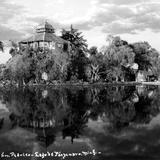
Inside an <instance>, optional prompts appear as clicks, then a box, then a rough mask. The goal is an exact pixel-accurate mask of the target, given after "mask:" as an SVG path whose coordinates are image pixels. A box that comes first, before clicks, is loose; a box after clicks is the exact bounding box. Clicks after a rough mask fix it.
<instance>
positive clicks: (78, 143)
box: [0, 86, 160, 160]
mask: <svg viewBox="0 0 160 160" xmlns="http://www.w3.org/2000/svg"><path fill="white" fill-rule="evenodd" d="M94 151H95V152H96V153H97V154H96V155H94ZM11 152H13V153H15V154H16V153H28V154H35V153H36V152H37V153H47V152H48V153H52V152H53V153H54V156H52V157H51V156H49V155H47V156H46V157H44V159H57V160H58V159H60V160H61V159H62V158H63V157H62V155H61V154H60V153H68V154H69V153H70V154H71V153H81V155H79V156H78V155H75V156H74V157H73V154H72V156H71V155H70V157H65V159H69V160H70V159H71V160H72V159H73V160H77V159H83V160H103V159H106V160H107V159H113V160H119V159H120V160H121V159H122V160H125V159H126V160H132V159H133V160H137V159H140V160H143V159H144V160H148V159H149V160H150V159H160V88H159V87H158V86H106V87H95V88H70V89H68V88H23V89H3V90H2V89H1V90H0V154H1V158H0V159H6V160H10V159H20V160H23V159H34V160H36V159H42V158H41V157H35V156H31V157H19V158H18V157H17V158H15V157H14V156H11V157H10V158H7V157H3V156H4V155H6V156H7V155H11V154H13V153H11ZM55 152H57V154H59V157H58V156H55V154H56V153H55ZM89 152H91V153H92V154H91V153H90V154H88V153H89ZM84 153H87V154H88V155H86V156H85V154H84ZM39 156H40V155H39Z"/></svg>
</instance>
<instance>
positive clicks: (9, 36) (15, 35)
mask: <svg viewBox="0 0 160 160" xmlns="http://www.w3.org/2000/svg"><path fill="white" fill-rule="evenodd" d="M23 36H24V34H23V33H21V32H18V31H15V30H12V29H10V28H7V27H5V26H2V25H0V40H2V41H3V40H18V39H20V38H22V37H23Z"/></svg>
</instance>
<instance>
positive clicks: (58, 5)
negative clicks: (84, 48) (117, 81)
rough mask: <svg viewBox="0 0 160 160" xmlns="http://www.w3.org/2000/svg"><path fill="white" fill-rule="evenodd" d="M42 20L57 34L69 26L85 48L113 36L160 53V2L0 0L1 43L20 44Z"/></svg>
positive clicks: (1, 56)
mask: <svg viewBox="0 0 160 160" xmlns="http://www.w3.org/2000/svg"><path fill="white" fill-rule="evenodd" d="M45 20H47V21H48V22H49V23H51V24H52V25H53V27H54V28H55V29H56V32H57V34H58V33H59V32H60V30H61V29H62V28H66V29H67V28H68V27H69V26H70V25H71V24H72V25H73V27H74V28H77V29H79V30H80V31H81V32H82V33H83V35H84V38H85V39H86V40H87V42H88V44H89V47H90V46H98V48H101V46H103V45H106V43H107V42H106V38H107V36H108V35H114V36H120V37H121V38H122V39H124V40H127V41H128V42H129V43H133V42H139V41H148V42H149V43H150V44H151V46H152V47H154V48H156V49H157V50H160V0H0V22H1V23H0V40H1V41H7V40H15V41H20V40H22V39H24V38H26V37H27V36H29V35H30V34H33V32H34V28H35V27H36V26H37V25H38V24H39V23H42V22H44V21H45ZM7 52H8V50H7V49H6V51H5V53H0V63H5V62H6V61H7V60H8V58H9V57H10V56H9V54H8V53H7Z"/></svg>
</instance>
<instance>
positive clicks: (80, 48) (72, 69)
mask: <svg viewBox="0 0 160 160" xmlns="http://www.w3.org/2000/svg"><path fill="white" fill-rule="evenodd" d="M81 34H82V33H81V32H79V31H78V30H77V29H74V28H73V27H72V25H71V28H70V30H68V31H66V30H64V29H63V30H62V36H61V37H62V38H63V39H65V40H67V41H69V42H70V44H71V51H70V55H69V59H70V60H69V66H68V80H70V79H72V78H73V77H74V79H79V80H86V75H85V68H86V64H87V62H88V59H87V57H86V53H87V43H86V40H85V39H84V38H83V36H82V35H81Z"/></svg>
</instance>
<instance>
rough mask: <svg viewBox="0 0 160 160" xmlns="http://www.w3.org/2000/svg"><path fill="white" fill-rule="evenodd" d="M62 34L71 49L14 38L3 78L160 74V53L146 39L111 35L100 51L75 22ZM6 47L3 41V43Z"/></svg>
mask: <svg viewBox="0 0 160 160" xmlns="http://www.w3.org/2000/svg"><path fill="white" fill-rule="evenodd" d="M61 38H63V39H64V40H67V41H68V42H69V48H70V49H69V51H66V52H60V51H59V50H57V49H54V50H50V49H46V48H45V49H44V48H36V49H35V48H30V47H26V48H24V47H22V46H20V45H18V44H16V43H14V42H12V48H11V50H10V54H11V56H12V58H11V59H10V60H9V61H8V62H7V63H6V64H5V66H3V67H1V74H0V75H1V80H3V81H6V80H8V81H9V82H11V83H15V84H19V85H23V84H33V83H37V84H41V83H47V84H49V83H64V82H67V83H72V82H74V83H75V82H89V83H94V82H113V81H116V82H118V81H120V82H124V81H139V80H138V78H137V77H138V74H139V73H141V74H143V77H144V79H145V80H146V81H151V80H158V79H159V76H160V66H159V65H160V63H159V62H160V58H159V53H158V51H156V50H155V49H154V48H152V47H151V46H150V45H149V44H148V43H147V42H137V43H133V44H129V43H128V42H126V41H124V40H122V39H121V38H120V37H113V36H109V37H108V38H107V41H108V44H109V45H108V46H107V45H106V46H104V47H103V48H102V49H101V51H99V50H98V48H97V47H96V46H93V47H91V48H89V49H88V46H87V42H86V40H85V39H84V38H83V36H82V33H81V32H79V31H78V30H77V29H74V28H73V27H72V26H71V28H70V29H69V30H62V35H61ZM0 47H1V50H3V43H0Z"/></svg>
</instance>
